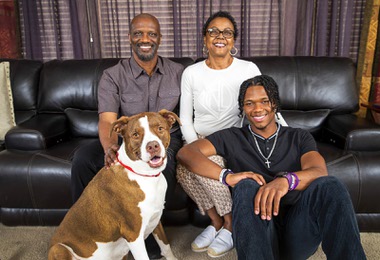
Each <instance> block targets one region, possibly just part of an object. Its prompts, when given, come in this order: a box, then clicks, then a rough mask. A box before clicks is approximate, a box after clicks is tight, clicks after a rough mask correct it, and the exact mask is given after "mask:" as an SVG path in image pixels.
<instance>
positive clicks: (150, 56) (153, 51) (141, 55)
mask: <svg viewBox="0 0 380 260" xmlns="http://www.w3.org/2000/svg"><path fill="white" fill-rule="evenodd" d="M141 45H144V44H136V47H137V48H136V55H137V57H138V58H139V59H140V60H142V61H151V60H152V59H153V58H154V56H155V55H156V52H157V49H158V45H157V44H155V43H152V44H150V45H151V47H152V49H151V52H150V53H148V54H145V53H142V52H141V51H140V48H139V47H140V46H141Z"/></svg>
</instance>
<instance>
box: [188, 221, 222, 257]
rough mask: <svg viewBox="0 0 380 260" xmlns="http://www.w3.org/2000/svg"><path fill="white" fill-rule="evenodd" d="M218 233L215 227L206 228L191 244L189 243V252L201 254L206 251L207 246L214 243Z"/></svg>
mask: <svg viewBox="0 0 380 260" xmlns="http://www.w3.org/2000/svg"><path fill="white" fill-rule="evenodd" d="M217 234H218V232H217V231H216V229H215V227H213V226H211V225H210V226H208V227H207V228H206V229H205V230H203V231H202V233H200V234H199V235H198V236H197V237H196V238H195V240H194V241H193V243H191V250H193V251H194V252H203V251H206V250H207V248H208V247H209V245H211V243H212V241H214V239H215V237H216V235H217Z"/></svg>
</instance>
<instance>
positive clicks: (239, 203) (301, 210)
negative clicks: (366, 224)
mask: <svg viewBox="0 0 380 260" xmlns="http://www.w3.org/2000/svg"><path fill="white" fill-rule="evenodd" d="M259 187H260V186H259V185H258V184H257V183H256V182H255V181H254V180H251V179H245V180H242V181H240V182H239V183H238V184H237V185H236V186H235V187H234V189H233V208H232V220H233V239H234V244H235V246H236V250H237V253H238V258H239V259H256V260H258V259H265V260H269V259H292V260H296V259H302V260H304V259H307V258H309V257H310V256H311V255H313V254H314V252H315V251H316V250H317V248H318V246H319V244H320V243H321V242H322V249H323V251H324V253H325V254H326V256H327V259H352V260H358V259H366V256H365V254H364V250H363V248H362V245H361V242H360V234H359V228H358V225H357V221H356V218H355V213H354V209H353V207H352V203H351V200H350V197H349V194H348V192H347V190H346V188H345V187H344V186H343V184H342V183H341V182H340V181H339V180H338V179H337V178H335V177H331V176H328V177H321V178H318V179H316V180H315V181H313V182H312V183H311V184H310V186H309V187H308V188H307V189H305V190H304V191H303V192H302V193H301V197H300V199H299V200H298V201H297V202H296V203H295V204H294V205H292V206H286V207H285V206H284V207H281V209H280V212H279V213H280V214H279V216H277V217H273V218H272V220H270V221H266V220H262V219H261V218H260V215H255V214H254V213H253V207H254V197H255V195H256V193H257V191H258V189H259Z"/></svg>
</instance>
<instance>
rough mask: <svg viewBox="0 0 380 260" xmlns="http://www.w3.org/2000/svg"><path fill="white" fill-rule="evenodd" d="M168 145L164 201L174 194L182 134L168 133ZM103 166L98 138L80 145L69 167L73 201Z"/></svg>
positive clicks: (102, 153) (102, 155) (101, 150)
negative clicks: (166, 187)
mask: <svg viewBox="0 0 380 260" xmlns="http://www.w3.org/2000/svg"><path fill="white" fill-rule="evenodd" d="M170 137H171V139H170V145H169V148H168V150H167V155H168V162H167V165H166V168H165V170H164V171H163V174H164V176H165V178H166V181H167V183H168V189H167V191H166V201H168V198H170V197H172V196H173V194H174V190H175V186H176V183H177V179H176V163H177V161H176V154H177V152H178V150H179V149H180V148H181V147H182V144H183V143H182V134H181V131H180V130H177V131H175V132H173V133H171V134H170ZM103 166H104V151H103V148H102V145H101V143H100V141H99V140H94V141H93V142H91V143H89V144H87V145H84V146H82V147H81V148H79V149H78V150H77V151H76V152H75V154H74V157H73V160H72V167H71V188H72V199H73V202H74V203H75V202H76V201H77V200H78V198H79V197H80V195H81V194H82V192H83V190H84V188H85V187H86V186H87V184H88V183H89V182H90V181H91V180H92V178H94V176H95V175H96V174H97V173H98V172H99V170H100V169H101V168H102V167H103Z"/></svg>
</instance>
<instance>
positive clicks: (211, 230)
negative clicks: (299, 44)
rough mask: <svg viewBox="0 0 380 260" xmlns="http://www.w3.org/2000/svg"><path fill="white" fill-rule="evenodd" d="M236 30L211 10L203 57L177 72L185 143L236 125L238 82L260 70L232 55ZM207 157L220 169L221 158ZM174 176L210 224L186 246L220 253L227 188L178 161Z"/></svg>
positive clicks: (226, 244)
mask: <svg viewBox="0 0 380 260" xmlns="http://www.w3.org/2000/svg"><path fill="white" fill-rule="evenodd" d="M237 34H238V33H237V26H236V22H235V19H234V18H233V17H232V16H231V15H230V14H229V13H228V12H223V11H219V12H217V13H215V14H213V15H212V16H211V17H210V18H208V20H207V21H206V23H205V24H204V26H203V40H204V47H203V48H204V49H203V51H204V52H206V53H207V54H208V55H207V59H206V60H204V61H201V62H198V63H196V64H194V65H191V66H189V67H187V68H186V69H185V71H184V72H183V74H182V81H181V100H180V118H181V123H182V126H181V130H182V134H183V137H184V139H185V142H186V143H191V142H193V141H195V140H197V139H198V138H203V137H204V136H207V135H209V134H211V133H213V132H216V131H218V130H221V129H224V128H229V127H232V126H236V127H240V126H241V124H242V118H240V117H239V112H240V111H239V108H238V94H239V88H240V85H241V83H242V82H243V81H245V80H246V79H248V78H251V77H254V76H257V75H260V74H261V73H260V70H259V69H258V67H257V66H256V65H255V64H254V63H252V62H248V61H244V60H240V59H237V58H235V57H233V56H235V55H236V54H237V52H238V50H237V48H236V47H235V46H234V42H235V39H236V37H237ZM210 159H211V160H213V161H215V162H217V163H218V164H220V165H221V166H222V168H224V161H223V158H222V157H220V156H213V157H210ZM177 179H178V181H179V183H180V184H181V185H182V187H183V188H184V190H185V191H186V193H187V194H188V195H189V196H190V197H191V198H192V199H193V200H194V201H195V203H196V204H197V206H198V208H199V210H200V212H201V214H205V213H207V215H208V216H209V217H210V219H211V225H210V226H208V227H207V228H206V229H205V230H204V231H203V232H202V233H201V234H200V235H199V236H198V237H197V238H196V239H195V240H194V241H193V243H192V244H191V247H192V250H193V251H196V252H201V251H206V250H207V253H208V254H209V256H211V257H219V256H222V255H224V254H225V253H227V252H228V251H229V250H231V249H232V248H233V242H232V214H231V211H232V200H231V194H230V191H229V189H228V187H227V186H224V185H223V184H221V183H220V182H218V181H215V180H212V179H209V178H205V177H202V176H199V175H196V174H194V173H192V172H189V171H188V170H187V169H186V168H184V167H183V166H182V165H178V168H177Z"/></svg>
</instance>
